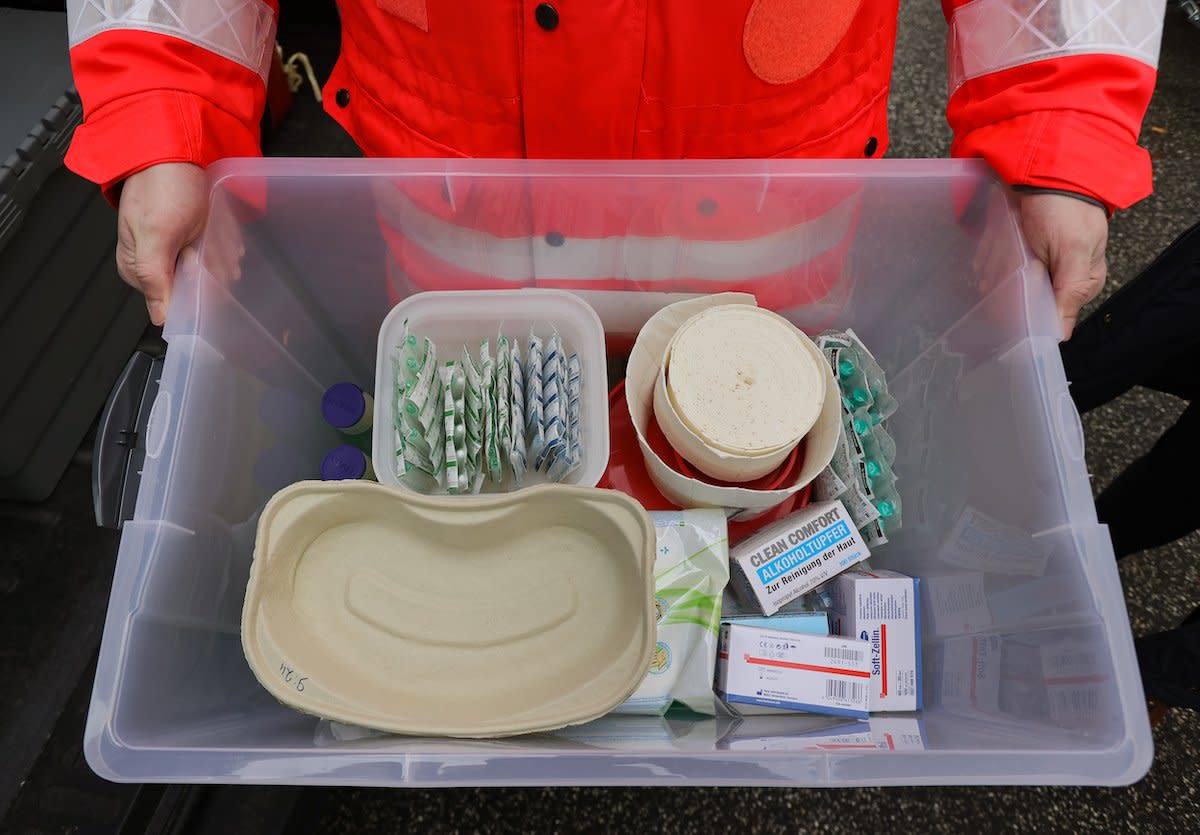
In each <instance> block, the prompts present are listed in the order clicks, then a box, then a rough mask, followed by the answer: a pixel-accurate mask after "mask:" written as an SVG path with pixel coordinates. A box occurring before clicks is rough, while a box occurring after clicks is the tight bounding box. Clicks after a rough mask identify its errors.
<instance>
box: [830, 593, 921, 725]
mask: <svg viewBox="0 0 1200 835" xmlns="http://www.w3.org/2000/svg"><path fill="white" fill-rule="evenodd" d="M829 588H830V592H831V593H832V596H833V605H832V607H831V610H830V617H831V623H830V625H831V629H832V631H833V632H834V634H837V635H847V636H850V637H856V638H859V639H860V640H863V641H866V642H867V643H868V645H869V646H870V648H871V710H872V711H909V710H920V709H921V649H920V648H921V641H920V632H921V624H920V615H919V611H920V609H919V605H920V601H919V597H918V588H919V581H918V580H916V579H914V578H912V577H908V576H905V575H903V574H898V573H896V572H894V571H847V572H846V573H844V574H842V575H840V576H838V577H837V578H835V579H834V581H833V582H832V583H830V585H829Z"/></svg>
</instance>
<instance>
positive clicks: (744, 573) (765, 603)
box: [730, 499, 871, 615]
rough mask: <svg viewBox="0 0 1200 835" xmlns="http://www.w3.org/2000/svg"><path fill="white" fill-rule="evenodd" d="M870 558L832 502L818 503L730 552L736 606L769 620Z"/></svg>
mask: <svg viewBox="0 0 1200 835" xmlns="http://www.w3.org/2000/svg"><path fill="white" fill-rule="evenodd" d="M870 555H871V553H870V551H868V550H867V546H866V545H865V544H864V543H863V540H862V537H861V535H860V534H859V532H858V528H856V527H855V526H854V523H853V521H852V520H851V519H850V516H849V515H848V514H847V513H846V508H845V507H844V506H843V505H842V503H841V502H840V501H838V500H836V499H835V500H834V501H831V502H818V503H817V504H811V505H808V506H807V507H805V508H803V509H801V510H798V511H796V512H795V513H793V514H791V515H790V516H786V517H784V518H783V519H780V520H779V521H778V522H776V523H775V524H773V525H768V526H767V527H766V528H763V529H762V530H761V531H757V532H756V533H754V534H753V535H751V536H750V537H748V538H747V539H746V540H744V541H743V542H741V543H740V544H739V545H738V546H737V547H736V548H734V549H733V551H732V552H731V553H730V570H731V572H732V575H733V578H732V580H733V582H732V585H733V591H734V594H736V595H737V596H738V599H739V600H740V601H741V603H742V605H744V606H747V607H754V608H757V609H759V610H760V611H761V612H762V613H763V614H764V615H773V614H775V613H776V612H777V611H779V609H780V608H781V607H783V606H784V604H786V603H789V602H791V601H793V600H795V599H796V598H798V597H800V596H801V595H803V594H804V593H806V592H808V591H811V590H812V589H814V588H816V587H817V586H819V585H821V584H822V583H824V582H825V581H826V580H828V579H830V578H831V577H833V576H834V575H836V574H839V573H840V572H842V571H845V570H846V569H847V568H850V567H851V566H854V565H857V564H858V563H860V562H862V561H863V560H865V559H866V558H867V557H869V556H870Z"/></svg>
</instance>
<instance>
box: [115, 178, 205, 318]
mask: <svg viewBox="0 0 1200 835" xmlns="http://www.w3.org/2000/svg"><path fill="white" fill-rule="evenodd" d="M208 188H209V186H208V180H207V178H206V177H205V174H204V169H202V168H200V167H199V166H196V165H192V164H190V163H163V164H161V165H155V166H151V167H150V168H147V169H145V170H144V171H139V172H138V173H137V174H134V175H133V176H131V177H130V178H129V179H127V180H126V181H125V184H124V187H123V188H122V190H121V200H120V205H119V208H118V213H117V272H119V273H120V274H121V278H123V279H124V280H125V283H126V284H129V285H130V286H131V287H134V288H135V289H137V290H140V291H141V292H142V295H144V296H145V297H146V309H147V310H148V311H149V312H150V321H152V322H153V323H154V324H156V325H161V324H162V323H163V322H164V321H165V320H166V318H167V305H168V304H169V303H170V301H171V288H172V287H173V286H174V284H175V264H176V262H177V261H178V260H179V254H180V253H181V252H182V251H183V249H184V247H186V246H187V245H188V244H190V243H192V242H193V241H195V240H196V239H197V238H198V237H200V233H201V232H202V231H203V230H204V220H205V218H206V217H207V216H208Z"/></svg>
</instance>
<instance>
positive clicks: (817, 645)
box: [717, 623, 871, 718]
mask: <svg viewBox="0 0 1200 835" xmlns="http://www.w3.org/2000/svg"><path fill="white" fill-rule="evenodd" d="M869 650H870V648H869V647H868V646H867V645H866V643H865V642H863V641H856V640H852V639H849V638H833V637H822V636H818V635H802V634H799V633H794V632H780V631H777V630H773V629H760V628H757V627H752V626H741V625H739V624H736V623H735V624H723V625H722V626H721V650H720V653H719V654H718V656H717V693H718V695H720V696H721V698H722V699H724V700H725V701H726V702H728V703H729V704H731V705H734V706H735V709H740V708H737V706H740V705H755V706H759V707H768V708H775V709H782V710H799V711H807V712H811V713H827V714H830V715H834V716H862V717H864V718H865V717H866V716H868V715H869V714H868V710H869V707H870V684H871V659H870V652H869Z"/></svg>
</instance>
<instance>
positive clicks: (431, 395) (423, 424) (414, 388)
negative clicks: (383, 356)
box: [403, 339, 439, 432]
mask: <svg viewBox="0 0 1200 835" xmlns="http://www.w3.org/2000/svg"><path fill="white" fill-rule="evenodd" d="M438 382H439V380H438V371H437V347H436V346H435V345H434V344H433V342H432V341H431V340H429V339H426V340H425V349H424V354H423V355H422V358H421V362H420V366H419V367H418V369H417V371H416V373H415V375H414V378H413V383H412V385H411V386H408V387H407V388H406V389H405V392H404V410H403V411H404V412H405V413H406V414H407V415H408V416H409V417H410V418H415V419H416V420H417V423H418V424H419V426H420V428H421V431H422V432H428V431H429V428H430V426H431V425H432V423H433V420H434V418H435V417H436V415H437V405H438V404H437V392H436V390H435V387H436V385H437V383H438ZM431 400H432V401H433V402H432V403H431Z"/></svg>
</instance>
